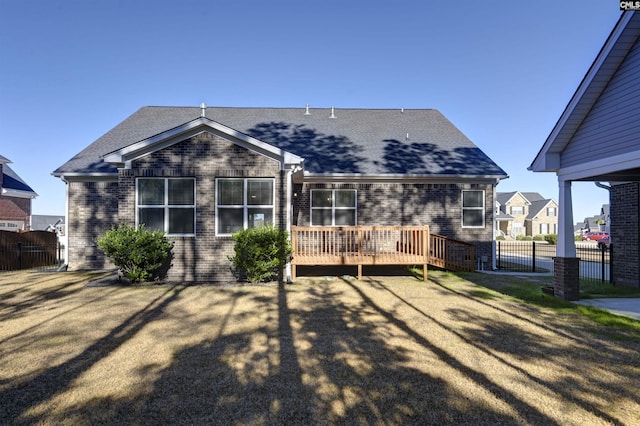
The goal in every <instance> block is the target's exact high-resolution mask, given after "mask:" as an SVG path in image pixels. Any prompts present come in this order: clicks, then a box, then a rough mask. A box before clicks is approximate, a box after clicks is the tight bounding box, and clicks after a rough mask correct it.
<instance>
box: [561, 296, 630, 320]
mask: <svg viewBox="0 0 640 426" xmlns="http://www.w3.org/2000/svg"><path fill="white" fill-rule="evenodd" d="M573 303H577V304H579V305H587V306H593V307H595V308H600V309H606V310H607V311H609V312H612V313H614V314H618V315H624V316H627V317H631V318H635V319H637V320H640V299H638V298H607V299H583V300H577V301H575V302H573Z"/></svg>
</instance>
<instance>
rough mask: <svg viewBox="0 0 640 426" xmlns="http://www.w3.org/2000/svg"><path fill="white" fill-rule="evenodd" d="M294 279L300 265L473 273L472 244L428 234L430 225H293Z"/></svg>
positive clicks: (425, 272) (473, 249)
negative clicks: (409, 267) (430, 268)
mask: <svg viewBox="0 0 640 426" xmlns="http://www.w3.org/2000/svg"><path fill="white" fill-rule="evenodd" d="M291 244H292V246H293V256H292V259H291V267H292V268H291V269H292V271H291V272H292V279H294V280H295V278H296V266H298V265H357V266H358V279H361V278H362V266H363V265H420V266H422V268H423V277H424V280H425V281H426V280H427V265H428V264H429V265H434V266H437V267H440V268H444V269H449V270H453V271H473V269H474V259H475V247H474V245H473V244H470V243H466V242H463V241H458V240H453V239H451V238H447V237H444V236H441V235H434V234H430V233H429V226H339V227H317V226H313V227H312V226H292V227H291Z"/></svg>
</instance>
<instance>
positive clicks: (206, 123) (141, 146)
mask: <svg viewBox="0 0 640 426" xmlns="http://www.w3.org/2000/svg"><path fill="white" fill-rule="evenodd" d="M202 132H210V133H213V134H217V135H221V136H223V137H225V138H226V139H229V140H230V141H231V142H233V143H235V144H237V145H240V146H242V147H243V148H246V149H249V150H251V151H254V152H257V153H259V154H261V155H265V156H267V157H270V158H273V159H275V160H277V161H279V162H280V163H281V165H282V168H284V167H285V166H287V165H301V164H302V162H303V160H302V158H300V157H298V156H297V155H295V154H292V153H290V152H287V151H284V150H282V149H279V148H276V147H274V146H272V145H269V144H267V143H265V142H262V141H260V140H258V139H255V138H253V137H251V136H248V135H245V134H243V133H240V132H238V131H236V130H234V129H231V128H229V127H227V126H224V125H222V124H220V123H217V122H215V121H213V120H210V119H208V118H206V117H200V118H197V119H195V120H191V121H189V122H187V123H184V124H182V125H179V126H177V127H174V128H172V129H169V130H166V131H164V132H162V133H159V134H157V135H154V136H151V137H149V138H147V139H144V140H141V141H139V142H136V143H134V144H131V145H128V146H125V147H123V148H120V149H118V150H116V151H113V152H110V153H108V154H106V155H105V156H104V161H105V162H107V163H112V164H116V165H118V164H123V163H125V162H127V161H131V160H135V159H137V158H140V157H142V156H144V155H147V154H149V153H151V152H155V151H158V150H160V149H163V148H166V147H168V146H171V145H173V144H176V143H178V142H181V141H184V140H186V139H188V138H191V137H193V136H195V135H197V134H199V133H202Z"/></svg>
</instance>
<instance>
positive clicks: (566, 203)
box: [556, 179, 576, 257]
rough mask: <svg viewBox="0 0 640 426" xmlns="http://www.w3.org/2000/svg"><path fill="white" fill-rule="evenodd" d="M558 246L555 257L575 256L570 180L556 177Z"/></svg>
mask: <svg viewBox="0 0 640 426" xmlns="http://www.w3.org/2000/svg"><path fill="white" fill-rule="evenodd" d="M558 193H559V194H558V195H559V198H560V200H559V204H560V205H559V207H558V247H557V251H556V256H557V257H576V243H575V240H574V236H573V203H572V200H571V181H569V180H560V179H558Z"/></svg>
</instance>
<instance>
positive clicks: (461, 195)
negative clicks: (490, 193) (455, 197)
mask: <svg viewBox="0 0 640 426" xmlns="http://www.w3.org/2000/svg"><path fill="white" fill-rule="evenodd" d="M465 192H481V193H482V207H465V206H464V193H465ZM485 195H486V194H485V191H484V189H463V190H462V192H461V193H460V225H462V228H464V229H482V228H485V227H486V224H485V221H486V214H487V212H486V209H485V207H486V202H485V201H486V200H485ZM466 210H482V225H479V226H470V225H465V224H464V212H465V211H466Z"/></svg>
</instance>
